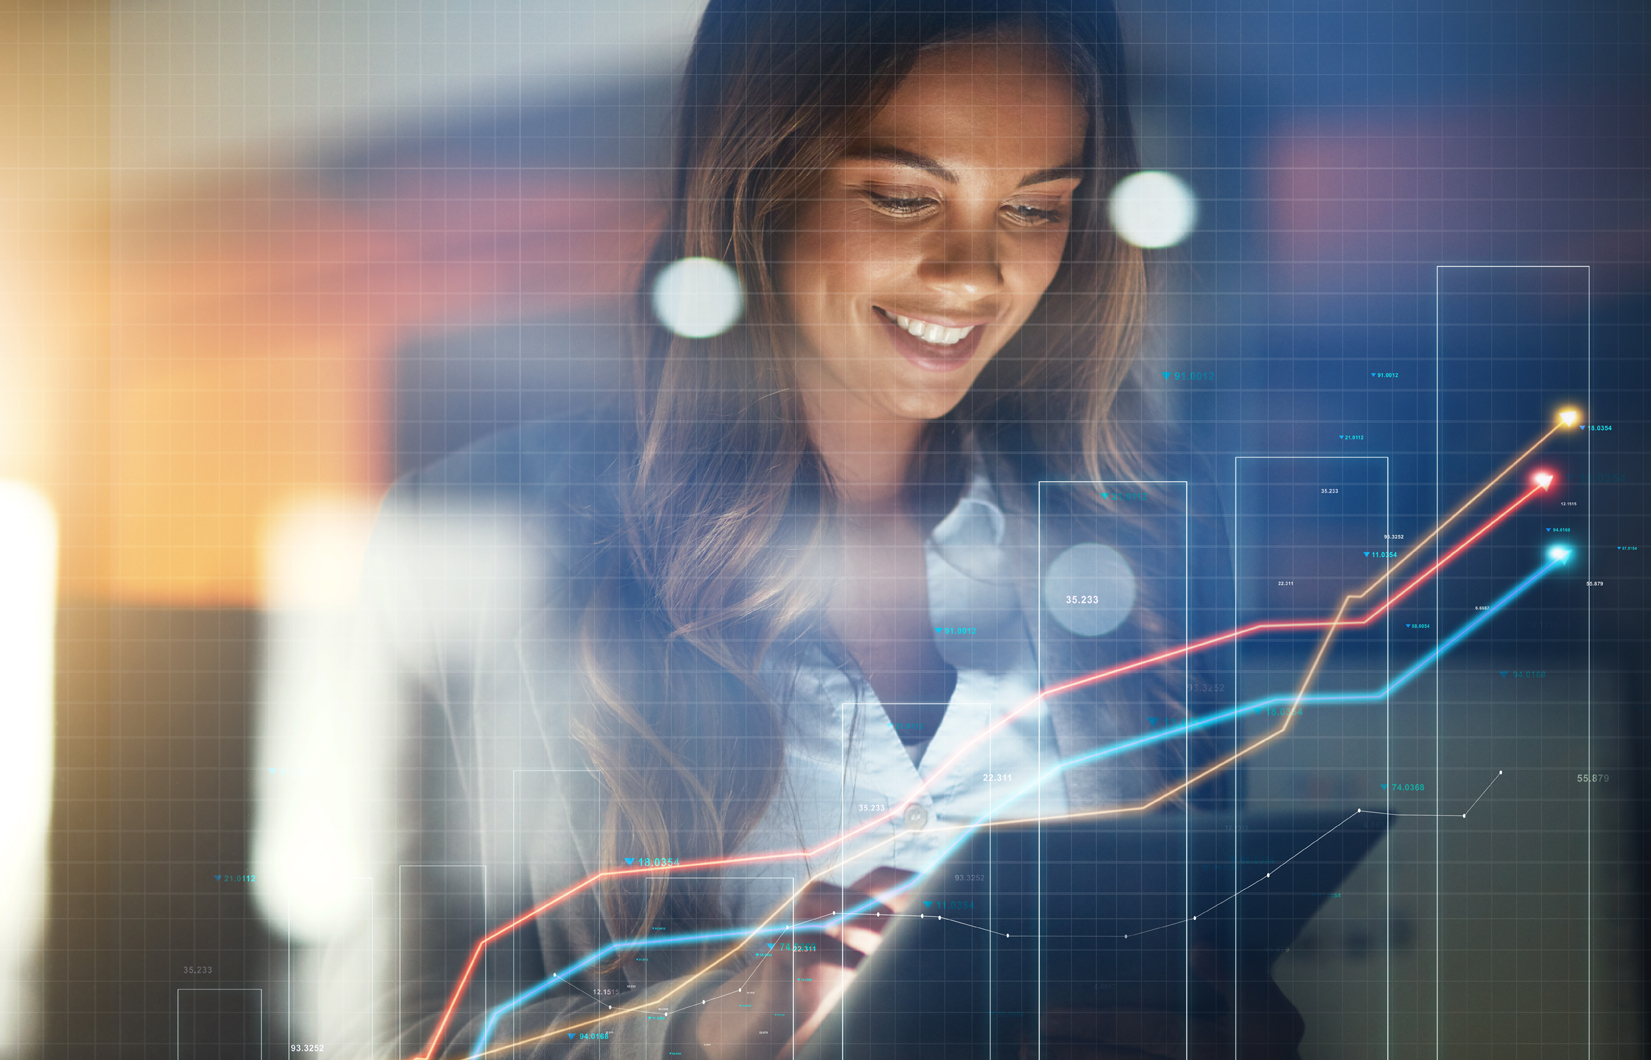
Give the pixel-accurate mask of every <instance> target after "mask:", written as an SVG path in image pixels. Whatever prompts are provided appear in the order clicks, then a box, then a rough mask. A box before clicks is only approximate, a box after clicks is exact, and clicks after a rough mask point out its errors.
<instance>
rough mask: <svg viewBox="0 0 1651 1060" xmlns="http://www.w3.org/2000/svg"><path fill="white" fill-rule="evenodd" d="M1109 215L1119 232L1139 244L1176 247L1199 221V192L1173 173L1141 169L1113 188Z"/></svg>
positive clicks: (1143, 245) (1150, 246)
mask: <svg viewBox="0 0 1651 1060" xmlns="http://www.w3.org/2000/svg"><path fill="white" fill-rule="evenodd" d="M1107 216H1108V217H1109V218H1111V220H1112V227H1113V228H1115V229H1116V230H1117V232H1118V234H1119V235H1120V236H1122V237H1123V238H1125V239H1127V240H1129V242H1131V243H1134V244H1135V245H1136V246H1138V247H1146V248H1147V249H1149V250H1154V249H1157V248H1160V247H1173V246H1174V245H1175V244H1177V243H1179V242H1181V240H1183V239H1185V238H1187V233H1189V232H1191V231H1192V229H1193V226H1194V225H1196V224H1197V223H1198V196H1196V195H1194V194H1193V193H1192V189H1191V188H1189V187H1187V185H1186V183H1185V182H1184V181H1182V180H1181V179H1180V178H1179V177H1177V176H1175V175H1174V174H1171V173H1164V172H1161V171H1159V170H1155V169H1148V170H1142V171H1141V172H1139V173H1132V174H1130V175H1129V176H1127V177H1125V178H1124V179H1123V180H1120V181H1119V182H1118V186H1117V187H1116V188H1113V189H1112V198H1111V199H1110V200H1108V202H1107Z"/></svg>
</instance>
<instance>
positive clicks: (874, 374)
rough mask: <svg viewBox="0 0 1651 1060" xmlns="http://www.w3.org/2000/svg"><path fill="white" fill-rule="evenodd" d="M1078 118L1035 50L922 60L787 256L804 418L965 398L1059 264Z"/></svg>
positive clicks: (924, 415) (1080, 112)
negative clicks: (807, 412) (806, 410)
mask: <svg viewBox="0 0 1651 1060" xmlns="http://www.w3.org/2000/svg"><path fill="white" fill-rule="evenodd" d="M1086 127H1087V115H1086V114H1085V111H1084V108H1083V106H1082V104H1081V103H1080V102H1079V101H1078V98H1077V95H1076V92H1075V90H1074V87H1073V84H1072V81H1071V79H1070V78H1069V77H1068V76H1067V75H1065V74H1064V73H1062V72H1060V63H1059V61H1058V60H1057V57H1056V55H1055V53H1054V51H1053V49H1051V48H1050V47H1049V46H1048V45H1045V44H1040V43H1031V42H1010V43H989V44H988V43H979V44H976V43H954V44H947V45H943V46H940V47H938V48H935V49H932V50H930V51H928V52H926V53H925V54H924V55H923V56H921V57H920V58H919V60H918V61H917V63H916V65H915V66H914V67H913V69H912V72H911V74H910V75H909V76H907V77H906V79H905V80H904V81H902V82H901V83H900V86H899V87H898V88H897V89H896V90H895V92H894V94H893V96H892V97H891V98H890V100H889V102H888V104H887V106H885V107H884V108H883V109H882V110H881V111H880V112H879V113H878V114H877V115H876V116H875V117H874V118H873V119H872V122H871V126H870V128H869V130H868V136H867V139H866V142H865V144H864V145H862V146H860V147H858V148H857V149H856V150H854V151H853V152H851V154H850V155H849V156H848V157H846V158H844V159H843V160H841V161H840V162H838V163H837V164H836V165H834V166H832V167H831V168H830V169H829V170H828V171H827V172H826V173H825V175H824V180H823V182H822V185H821V190H820V193H819V195H818V197H817V198H816V199H814V200H813V201H811V202H809V203H808V204H807V205H806V206H804V208H803V209H802V211H801V215H800V217H799V220H798V227H797V232H796V234H795V238H794V240H793V242H792V244H791V247H790V252H789V254H788V255H787V256H786V259H785V262H784V265H783V271H782V274H781V283H782V286H783V289H784V293H785V297H786V299H787V303H788V307H789V310H790V313H791V317H792V322H793V323H794V324H795V325H796V334H797V336H798V340H799V343H798V349H797V350H796V351H795V352H796V354H797V361H798V378H799V382H800V383H801V385H802V387H803V390H804V397H805V401H806V402H807V403H808V405H809V407H810V413H811V415H816V416H818V415H830V416H848V417H852V418H855V419H875V420H886V419H889V418H894V419H901V420H912V421H920V420H928V419H933V418H936V417H939V416H943V415H945V414H946V413H947V412H949V411H951V409H952V408H953V407H955V406H956V405H957V403H958V402H959V401H960V400H962V398H963V395H964V394H965V393H967V392H968V390H969V387H970V386H971V385H973V383H974V381H975V378H976V377H977V376H979V375H980V372H981V370H982V369H983V368H985V366H986V363H987V362H988V361H990V360H991V359H992V357H993V356H995V355H996V354H997V352H998V351H999V350H1001V349H1002V348H1003V347H1004V344H1005V343H1007V342H1008V341H1009V339H1010V338H1011V337H1012V336H1013V335H1014V334H1015V332H1016V330H1017V329H1019V328H1020V326H1021V325H1022V324H1023V323H1025V322H1026V319H1027V317H1029V316H1030V315H1031V314H1032V310H1033V309H1034V308H1035V307H1036V306H1037V304H1038V300H1039V299H1040V298H1041V297H1042V296H1043V292H1044V291H1045V290H1046V289H1047V288H1048V286H1049V282H1050V280H1051V279H1053V278H1054V275H1055V272H1056V270H1057V269H1058V268H1059V267H1060V263H1061V254H1062V252H1063V250H1064V249H1065V246H1066V234H1067V228H1068V226H1069V224H1070V218H1071V213H1072V194H1073V191H1074V190H1075V189H1076V188H1077V186H1078V183H1079V173H1078V167H1079V166H1080V164H1081V160H1082V156H1083V143H1084V133H1085V129H1086Z"/></svg>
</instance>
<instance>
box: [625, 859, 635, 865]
mask: <svg viewBox="0 0 1651 1060" xmlns="http://www.w3.org/2000/svg"><path fill="white" fill-rule="evenodd" d="M635 860H636V859H635V858H626V859H625V864H627V865H629V864H630V863H631V862H633V861H635Z"/></svg>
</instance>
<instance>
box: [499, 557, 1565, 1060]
mask: <svg viewBox="0 0 1651 1060" xmlns="http://www.w3.org/2000/svg"><path fill="white" fill-rule="evenodd" d="M1570 558H1571V550H1570V549H1568V548H1565V547H1563V546H1555V547H1553V548H1551V549H1549V550H1548V552H1547V562H1546V563H1544V564H1543V565H1542V566H1540V567H1538V568H1537V569H1536V570H1535V571H1533V572H1532V573H1531V574H1529V575H1527V576H1526V577H1525V578H1524V580H1522V581H1520V582H1519V583H1518V584H1516V585H1515V586H1514V587H1513V588H1511V589H1509V590H1508V591H1507V592H1506V593H1504V594H1502V596H1501V597H1499V598H1498V599H1497V600H1496V601H1495V602H1494V603H1492V604H1490V605H1488V606H1487V607H1486V608H1485V610H1483V611H1480V612H1478V613H1477V614H1475V615H1474V616H1473V618H1471V619H1470V620H1468V621H1467V622H1466V623H1464V624H1463V625H1462V627H1461V628H1460V629H1458V630H1457V631H1456V632H1454V633H1452V634H1451V635H1450V636H1449V637H1447V638H1445V639H1444V640H1443V641H1441V642H1440V643H1439V644H1438V645H1437V646H1435V647H1434V648H1433V649H1432V650H1431V651H1429V652H1427V653H1426V654H1424V655H1423V656H1421V657H1420V658H1419V659H1417V660H1416V662H1415V663H1413V664H1411V665H1410V666H1409V667H1408V668H1407V669H1405V670H1404V671H1403V672H1402V673H1400V674H1399V675H1398V676H1397V677H1395V678H1393V680H1391V681H1389V682H1388V683H1387V684H1386V685H1385V686H1383V687H1381V688H1378V689H1374V690H1371V691H1366V692H1319V693H1313V694H1309V695H1302V696H1300V697H1299V699H1298V696H1297V694H1296V693H1287V694H1282V695H1275V696H1268V697H1266V698H1264V699H1258V700H1255V701H1253V702H1250V703H1245V704H1241V705H1239V706H1237V707H1233V708H1231V709H1229V710H1224V711H1220V712H1218V713H1215V714H1207V715H1204V716H1203V717H1199V718H1195V719H1189V720H1188V721H1186V722H1183V723H1181V724H1179V725H1171V726H1166V727H1165V728H1162V729H1157V730H1154V731H1152V732H1149V733H1144V734H1142V735H1140V736H1136V737H1132V738H1130V739H1128V740H1120V741H1118V742H1116V743H1112V744H1108V745H1107V746H1105V747H1100V748H1096V749H1095V750H1093V751H1089V752H1086V753H1084V754H1081V755H1076V756H1074V757H1072V758H1068V759H1065V760H1063V761H1061V762H1059V763H1057V764H1056V765H1055V766H1053V767H1051V768H1050V769H1049V770H1048V771H1046V772H1044V773H1043V774H1042V775H1040V776H1038V777H1037V778H1035V779H1033V780H1032V781H1030V782H1028V783H1027V784H1025V785H1023V786H1022V787H1021V788H1020V789H1019V790H1017V791H1015V792H1014V793H1013V794H1011V795H1008V796H1005V797H1004V798H1003V799H1002V800H1001V801H1000V802H999V803H998V805H997V807H994V808H993V809H991V810H988V811H987V812H986V813H985V814H983V815H981V816H980V817H979V818H977V819H976V820H975V821H974V822H973V823H971V824H970V825H968V826H967V827H965V828H962V829H960V830H959V832H958V838H957V839H956V840H954V841H953V842H952V843H951V844H950V845H948V846H947V847H946V848H945V849H944V850H943V851H941V853H940V854H939V855H938V856H937V857H936V858H935V861H934V864H933V865H931V866H930V867H929V868H928V869H925V870H924V871H923V872H920V873H917V874H916V875H914V876H912V877H911V878H910V879H908V880H906V881H905V882H904V883H902V884H900V885H899V886H898V887H895V888H894V889H892V890H891V891H889V892H888V893H889V894H891V895H892V894H899V893H901V892H903V891H906V890H908V889H910V888H911V887H914V886H916V885H917V884H919V883H920V882H922V881H923V879H924V878H925V877H926V876H927V875H928V873H929V872H931V871H933V869H934V868H936V867H938V866H939V865H941V864H943V863H944V862H945V860H946V858H947V857H949V856H950V855H951V853H952V852H953V851H954V850H956V849H957V848H958V847H959V846H961V845H962V844H963V843H964V842H965V841H966V840H967V839H968V838H969V837H970V835H972V834H973V833H974V832H975V831H976V830H977V829H979V828H980V827H982V826H984V825H986V824H987V823H989V822H990V821H991V819H992V817H993V816H994V815H995V814H996V813H997V812H998V810H999V809H1001V808H1002V807H1003V806H1006V805H1009V804H1011V803H1013V802H1014V801H1015V800H1017V799H1019V798H1021V797H1022V796H1024V795H1026V794H1027V793H1028V792H1031V791H1033V790H1034V789H1036V788H1038V787H1039V786H1040V785H1042V784H1044V783H1046V782H1048V781H1049V780H1051V779H1053V778H1054V777H1056V776H1058V775H1059V774H1060V773H1062V772H1063V771H1065V770H1067V769H1070V768H1072V767H1074V766H1078V765H1082V764H1084V763H1086V762H1094V761H1098V760H1100V759H1103V758H1109V757H1112V756H1113V755H1119V754H1123V753H1125V752H1128V751H1133V750H1136V749H1139V748H1142V747H1147V746H1150V745H1152V744H1155V743H1160V742H1163V741H1165V740H1169V739H1172V738H1174V737H1177V736H1181V735H1184V734H1187V733H1191V732H1195V731H1197V730H1199V729H1204V728H1208V727H1210V726H1212V725H1220V724H1223V723H1225V722H1230V721H1233V720H1235V719H1237V718H1240V717H1242V716H1244V715H1246V714H1249V713H1252V712H1254V711H1258V710H1263V709H1265V708H1267V707H1272V706H1277V705H1280V704H1283V703H1296V702H1300V703H1304V704H1305V703H1312V704H1332V703H1369V702H1375V701H1380V700H1383V699H1386V698H1387V697H1388V696H1390V695H1392V694H1394V693H1395V692H1397V691H1398V690H1399V689H1400V688H1403V687H1404V686H1405V685H1406V684H1408V683H1409V682H1410V681H1412V680H1414V679H1415V677H1416V676H1417V675H1418V674H1420V673H1421V672H1422V671H1423V670H1426V669H1427V668H1428V667H1429V666H1431V665H1433V664H1434V663H1435V662H1437V661H1438V660H1439V659H1440V658H1441V657H1442V656H1444V655H1445V654H1446V653H1448V652H1449V651H1450V650H1451V649H1452V648H1454V647H1456V645H1458V644H1460V643H1461V642H1462V641H1463V640H1465V639H1467V638H1468V637H1469V636H1472V635H1473V633H1474V632H1475V631H1476V630H1478V629H1479V628H1480V627H1481V626H1483V625H1484V624H1485V623H1486V622H1489V621H1490V620H1491V618H1492V617H1494V616H1495V615H1496V614H1497V613H1498V612H1500V611H1501V610H1502V609H1503V608H1505V607H1507V606H1508V605H1509V604H1512V603H1513V602H1514V601H1515V600H1517V599H1519V597H1521V596H1523V595H1524V594H1525V593H1526V592H1527V591H1528V590H1529V589H1530V588H1531V587H1532V586H1533V585H1535V584H1536V583H1537V582H1539V581H1541V580H1542V579H1543V578H1544V577H1546V576H1547V575H1548V574H1549V573H1550V572H1552V571H1553V570H1554V569H1555V568H1557V567H1560V566H1562V565H1564V564H1565V563H1566V562H1567V561H1568V560H1569V559H1570ZM876 904H879V903H878V902H877V901H876V900H875V899H873V900H868V901H867V902H863V903H861V904H860V905H857V906H855V907H853V908H852V909H845V910H844V911H843V912H842V913H840V914H838V915H837V916H835V917H833V918H831V919H828V920H819V921H814V922H812V923H809V924H772V925H767V926H763V927H758V928H730V929H726V930H721V931H708V932H700V933H694V934H682V935H663V936H658V937H654V938H644V939H634V940H627V941H623V942H618V941H616V942H611V943H609V944H608V945H607V946H604V947H603V948H601V949H600V950H597V951H596V952H594V953H591V954H589V955H587V956H585V957H583V958H581V959H580V960H578V961H576V962H574V963H573V964H570V965H568V966H567V967H566V968H563V969H561V970H560V971H558V972H553V973H551V975H550V977H549V978H548V979H545V980H544V981H543V982H540V983H538V984H537V985H535V986H533V987H530V988H529V989H527V990H525V991H523V992H522V993H520V994H518V995H516V996H515V997H513V998H511V999H510V1000H508V1001H505V1002H503V1003H501V1004H500V1005H498V1006H497V1007H496V1008H494V1009H493V1011H492V1012H490V1013H489V1014H488V1016H487V1018H486V1020H485V1021H484V1022H483V1024H482V1030H481V1034H480V1035H479V1036H478V1037H477V1038H476V1043H475V1045H474V1046H473V1047H472V1049H471V1053H470V1056H471V1060H475V1058H477V1057H479V1056H481V1055H482V1054H483V1053H484V1052H485V1051H486V1049H487V1044H488V1042H489V1041H491V1039H492V1037H493V1033H494V1031H495V1030H496V1029H497V1028H498V1024H499V1022H500V1021H501V1020H502V1019H504V1017H505V1016H507V1015H509V1014H510V1013H511V1012H513V1011H515V1010H516V1009H518V1008H520V1007H521V1006H523V1005H525V1004H527V1003H529V1002H530V1001H533V1000H534V999H536V998H538V997H541V996H543V995H544V994H545V993H547V992H548V991H550V990H551V989H553V988H554V987H556V986H557V985H559V984H561V983H562V982H564V981H568V980H569V977H571V976H573V975H576V974H577V973H579V972H580V971H583V970H584V969H585V968H588V967H590V966H591V965H592V964H594V963H595V962H597V961H600V960H602V959H604V958H605V957H607V956H609V955H610V954H613V953H616V952H619V951H621V950H635V949H649V948H653V947H669V946H682V945H693V944H697V943H701V942H716V941H720V940H726V939H734V938H756V937H760V936H763V935H778V934H785V933H788V932H795V931H799V930H800V931H804V932H815V931H824V930H825V929H826V928H828V927H831V926H835V925H837V924H841V923H843V922H845V921H848V920H851V919H853V918H854V917H856V916H858V915H860V914H861V913H863V912H865V911H867V910H869V909H870V908H871V907H872V906H873V905H876Z"/></svg>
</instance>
